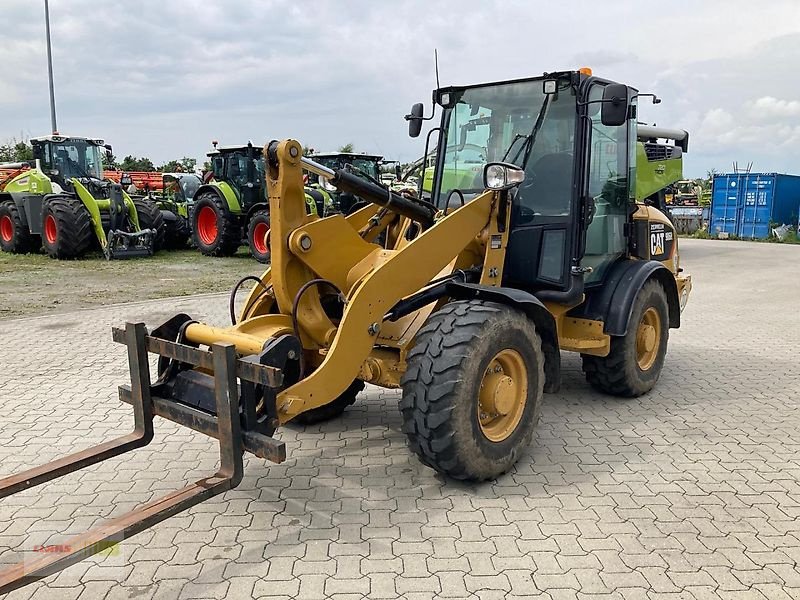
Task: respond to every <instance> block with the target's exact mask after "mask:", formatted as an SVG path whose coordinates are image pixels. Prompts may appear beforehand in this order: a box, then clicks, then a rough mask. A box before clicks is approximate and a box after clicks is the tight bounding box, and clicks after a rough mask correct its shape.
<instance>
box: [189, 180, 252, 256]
mask: <svg viewBox="0 0 800 600" xmlns="http://www.w3.org/2000/svg"><path fill="white" fill-rule="evenodd" d="M241 234H242V232H241V228H240V227H239V219H238V217H237V216H236V215H234V214H232V213H231V212H230V211H229V210H228V207H227V206H226V205H225V201H224V200H223V199H222V198H220V197H219V195H218V194H215V193H214V192H203V193H201V194H200V195H199V197H197V198H196V199H195V205H194V211H193V212H192V236H193V239H194V244H195V246H197V248H198V249H199V250H200V252H202V253H203V254H205V255H206V256H232V255H233V254H236V250H238V249H239V246H240V245H241V242H242V238H241Z"/></svg>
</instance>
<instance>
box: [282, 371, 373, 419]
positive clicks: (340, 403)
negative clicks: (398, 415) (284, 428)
mask: <svg viewBox="0 0 800 600" xmlns="http://www.w3.org/2000/svg"><path fill="white" fill-rule="evenodd" d="M363 389H364V382H363V381H361V380H360V379H356V380H355V381H354V382H353V383H351V384H350V387H349V388H347V389H346V390H345V391H344V392H342V393H341V395H340V396H339V397H338V398H336V400H334V401H333V402H329V403H328V404H325V405H323V406H318V407H317V408H312V409H311V410H308V411H306V412H303V413H300V414H299V415H297V416H296V417H295V418H294V419H293V422H294V423H299V424H300V425H314V424H315V423H323V422H325V421H330V420H331V419H335V418H336V417H338V416H339V415H341V414H342V413H343V412H344V411H345V410H346V409H347V407H348V406H350V405H351V404H353V403H354V402H355V401H356V396H358V394H359V393H360V392H361V391H362V390H363Z"/></svg>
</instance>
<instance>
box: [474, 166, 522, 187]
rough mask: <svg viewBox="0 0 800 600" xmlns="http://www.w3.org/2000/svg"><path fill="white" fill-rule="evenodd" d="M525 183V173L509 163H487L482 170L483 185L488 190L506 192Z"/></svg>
mask: <svg viewBox="0 0 800 600" xmlns="http://www.w3.org/2000/svg"><path fill="white" fill-rule="evenodd" d="M523 181H525V171H523V170H522V169H520V168H519V167H518V166H517V165H512V164H509V163H489V164H487V165H486V166H485V167H484V169H483V184H484V186H486V188H487V189H490V190H507V189H509V188H512V187H514V186H517V185H519V184H520V183H522V182H523Z"/></svg>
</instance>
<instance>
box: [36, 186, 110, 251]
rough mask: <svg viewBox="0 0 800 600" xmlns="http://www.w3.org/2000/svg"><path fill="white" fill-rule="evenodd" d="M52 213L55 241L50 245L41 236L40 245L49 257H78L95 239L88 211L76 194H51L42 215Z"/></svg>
mask: <svg viewBox="0 0 800 600" xmlns="http://www.w3.org/2000/svg"><path fill="white" fill-rule="evenodd" d="M48 214H52V215H53V217H54V218H55V220H56V225H57V230H58V234H57V236H56V243H55V244H54V245H50V244H48V243H47V239H46V237H45V236H44V235H43V236H42V245H43V246H44V249H45V252H47V254H48V255H49V256H50V257H51V258H59V259H71V258H78V257H79V256H82V255H83V254H85V253H86V251H87V250H89V248H90V247H91V245H92V243H93V242H95V241H96V240H97V238H96V236H95V233H94V228H93V227H92V218H91V217H90V216H89V211H88V210H86V207H85V206H84V205H83V202H81V200H80V198H78V197H76V196H66V195H63V196H51V197H49V198H48V199H47V200H46V201H45V204H44V216H45V217H46V216H47V215H48Z"/></svg>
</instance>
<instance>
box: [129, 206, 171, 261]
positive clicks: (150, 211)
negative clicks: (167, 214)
mask: <svg viewBox="0 0 800 600" xmlns="http://www.w3.org/2000/svg"><path fill="white" fill-rule="evenodd" d="M133 205H134V206H135V207H136V215H137V216H138V217H139V228H140V229H154V230H155V232H156V235H155V237H154V238H153V252H158V251H159V250H161V248H163V247H164V236H165V234H166V229H167V228H166V225H165V224H164V215H162V214H161V209H160V208H158V205H157V204H156V203H155V202H153V201H152V200H149V199H147V198H134V199H133Z"/></svg>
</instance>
